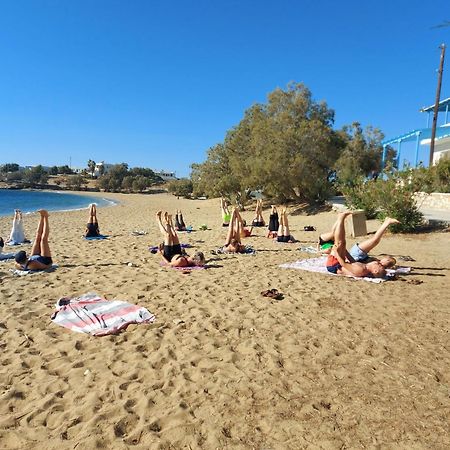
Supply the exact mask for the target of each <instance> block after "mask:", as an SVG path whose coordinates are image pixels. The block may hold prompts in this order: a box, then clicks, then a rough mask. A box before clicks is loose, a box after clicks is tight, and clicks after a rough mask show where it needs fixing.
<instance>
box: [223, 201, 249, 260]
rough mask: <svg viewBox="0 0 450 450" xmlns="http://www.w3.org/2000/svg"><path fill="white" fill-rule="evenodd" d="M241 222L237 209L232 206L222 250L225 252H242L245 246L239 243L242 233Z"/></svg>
mask: <svg viewBox="0 0 450 450" xmlns="http://www.w3.org/2000/svg"><path fill="white" fill-rule="evenodd" d="M243 223H244V221H243V220H242V217H241V215H240V214H239V209H238V208H234V209H233V212H232V214H231V221H230V226H229V227H228V233H227V239H226V241H225V244H224V246H223V248H222V250H223V251H224V252H225V253H244V252H245V246H244V245H242V243H241V237H242V235H243V231H242V230H243V228H244V227H243Z"/></svg>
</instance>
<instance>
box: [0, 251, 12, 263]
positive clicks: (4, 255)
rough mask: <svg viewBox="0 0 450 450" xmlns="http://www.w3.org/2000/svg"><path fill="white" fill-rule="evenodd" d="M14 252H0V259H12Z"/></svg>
mask: <svg viewBox="0 0 450 450" xmlns="http://www.w3.org/2000/svg"><path fill="white" fill-rule="evenodd" d="M14 256H15V253H0V261H4V260H6V259H13V258H14Z"/></svg>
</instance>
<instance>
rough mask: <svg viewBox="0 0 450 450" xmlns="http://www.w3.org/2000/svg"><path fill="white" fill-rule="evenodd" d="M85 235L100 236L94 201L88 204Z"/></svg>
mask: <svg viewBox="0 0 450 450" xmlns="http://www.w3.org/2000/svg"><path fill="white" fill-rule="evenodd" d="M84 236H85V237H96V236H100V229H99V228H98V220H97V206H96V204H95V203H91V204H90V205H89V221H88V223H87V225H86V231H85V233H84Z"/></svg>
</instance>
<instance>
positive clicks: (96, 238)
mask: <svg viewBox="0 0 450 450" xmlns="http://www.w3.org/2000/svg"><path fill="white" fill-rule="evenodd" d="M108 238H109V236H107V235H106V234H99V235H98V236H89V237H86V236H84V239H85V240H86V241H102V240H103V239H108Z"/></svg>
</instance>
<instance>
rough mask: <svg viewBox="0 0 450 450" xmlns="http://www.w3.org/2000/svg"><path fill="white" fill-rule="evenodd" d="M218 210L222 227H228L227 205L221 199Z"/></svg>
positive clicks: (228, 211) (228, 214) (229, 218)
mask: <svg viewBox="0 0 450 450" xmlns="http://www.w3.org/2000/svg"><path fill="white" fill-rule="evenodd" d="M220 209H221V211H222V226H223V227H228V226H229V225H230V220H231V214H230V210H229V209H228V203H227V201H226V200H225V199H224V198H223V197H221V199H220Z"/></svg>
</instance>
